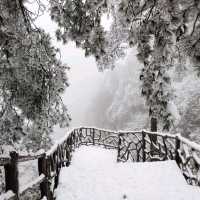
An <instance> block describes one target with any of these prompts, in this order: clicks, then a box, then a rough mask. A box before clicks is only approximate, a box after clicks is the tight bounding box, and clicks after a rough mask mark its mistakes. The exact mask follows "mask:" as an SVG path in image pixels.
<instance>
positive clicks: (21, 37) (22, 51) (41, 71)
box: [0, 0, 70, 150]
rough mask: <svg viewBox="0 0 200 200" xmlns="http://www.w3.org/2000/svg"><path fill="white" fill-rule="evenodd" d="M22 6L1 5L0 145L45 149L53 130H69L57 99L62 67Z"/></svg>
mask: <svg viewBox="0 0 200 200" xmlns="http://www.w3.org/2000/svg"><path fill="white" fill-rule="evenodd" d="M24 3H25V1H23V0H16V1H13V0H2V1H1V2H0V116H1V120H0V132H1V134H0V135H1V136H0V145H3V144H9V145H13V146H17V145H16V144H17V142H19V141H21V139H23V138H24V139H25V140H24V141H26V142H25V144H24V145H25V146H28V148H29V149H32V150H37V149H39V148H41V147H44V148H46V147H47V146H48V145H49V144H50V139H49V133H50V132H51V131H52V128H53V126H54V125H55V124H61V125H63V126H64V125H68V122H69V119H70V117H69V115H68V113H67V109H66V107H65V105H64V104H63V102H62V99H61V97H60V95H61V94H62V93H63V92H64V90H65V87H66V86H68V80H67V77H66V70H67V68H68V67H67V66H65V65H63V64H62V63H61V62H60V60H59V57H58V55H59V50H58V49H56V48H54V47H53V46H52V44H51V39H50V36H49V35H48V34H46V33H45V32H44V31H43V30H41V29H38V28H35V27H34V16H33V15H31V13H30V12H29V11H28V10H27V8H26V7H25V4H24Z"/></svg>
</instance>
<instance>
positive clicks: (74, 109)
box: [32, 5, 140, 139]
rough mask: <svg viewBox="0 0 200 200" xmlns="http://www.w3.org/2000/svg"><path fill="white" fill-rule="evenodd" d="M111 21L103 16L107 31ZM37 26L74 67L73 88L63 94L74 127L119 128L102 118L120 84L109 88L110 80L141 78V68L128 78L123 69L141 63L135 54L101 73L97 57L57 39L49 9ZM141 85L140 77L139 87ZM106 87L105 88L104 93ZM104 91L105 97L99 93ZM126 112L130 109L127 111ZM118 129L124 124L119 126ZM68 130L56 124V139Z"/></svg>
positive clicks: (70, 75) (63, 57)
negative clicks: (97, 64) (110, 96)
mask: <svg viewBox="0 0 200 200" xmlns="http://www.w3.org/2000/svg"><path fill="white" fill-rule="evenodd" d="M32 8H36V6H33V5H32ZM111 22H112V19H108V18H107V16H106V15H104V16H103V23H104V24H105V29H106V30H109V27H110V23H111ZM36 25H37V26H39V27H41V28H43V29H45V31H46V32H48V33H49V34H50V35H51V37H52V41H53V44H54V45H55V46H57V47H59V48H60V50H61V60H62V62H64V63H66V64H67V65H68V66H69V67H70V68H71V69H70V71H69V72H67V74H68V78H69V83H70V87H68V88H67V89H66V92H65V94H64V95H63V100H64V103H65V104H66V105H67V107H68V111H69V113H70V115H71V118H72V121H71V124H70V126H71V127H77V126H97V127H99V126H101V127H103V128H115V125H113V124H112V123H111V122H109V123H107V122H105V125H104V123H102V118H105V120H106V117H108V116H107V115H108V114H107V109H108V106H110V105H111V103H112V102H110V101H113V100H114V96H113V97H112V98H110V99H109V101H108V102H107V99H108V96H109V93H110V94H112V95H115V93H114V91H113V90H117V89H118V87H117V86H116V85H110V88H109V87H108V83H109V82H110V83H111V82H112V80H115V81H114V82H112V84H119V82H120V81H121V80H125V79H127V78H129V79H130V78H132V79H133V80H135V79H138V71H137V70H138V69H137V70H136V74H135V76H134V73H133V72H134V71H133V70H131V73H130V76H134V77H125V76H127V73H123V70H125V71H126V70H129V69H128V68H134V67H136V66H137V64H138V63H137V62H136V58H135V56H132V54H130V55H129V56H127V57H126V58H125V59H124V60H120V61H119V62H118V64H117V67H116V69H115V70H114V72H112V71H110V70H107V71H105V72H98V70H97V66H96V63H95V59H94V58H93V57H89V58H85V56H84V51H82V50H81V49H78V48H76V47H75V44H74V43H72V42H69V43H68V44H67V45H65V46H64V45H62V44H61V43H58V42H57V41H56V39H55V34H54V33H55V30H56V24H55V23H54V22H53V21H51V19H50V16H49V15H48V12H45V13H44V14H43V15H41V16H40V17H39V19H38V20H37V22H36ZM130 64H131V66H130ZM136 82H137V81H136ZM138 86H139V80H138V83H137V84H136V86H135V88H137V89H138ZM104 89H105V91H104V92H103V90H104ZM133 90H134V88H133ZM101 93H102V94H103V96H99V95H100V94H101ZM136 93H137V92H136ZM137 96H138V97H139V96H140V94H139V93H137ZM97 97H98V99H99V100H98V101H96V98H97ZM119 103H120V102H119ZM99 110H101V113H99V112H97V111H99ZM125 112H130V111H127V110H125ZM130 120H131V119H130ZM117 128H122V127H120V126H118V127H117ZM65 132H66V129H60V128H58V127H56V129H55V134H56V135H55V137H54V139H56V138H59V137H60V136H62V135H63V134H64V133H65Z"/></svg>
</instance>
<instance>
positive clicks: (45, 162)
mask: <svg viewBox="0 0 200 200" xmlns="http://www.w3.org/2000/svg"><path fill="white" fill-rule="evenodd" d="M49 168H50V162H49V158H48V157H46V154H44V156H42V157H41V158H39V159H38V171H39V175H41V174H44V175H45V180H44V182H42V183H41V184H40V191H41V198H43V197H44V196H46V197H47V200H53V195H52V193H51V189H50V183H49V177H50V169H49Z"/></svg>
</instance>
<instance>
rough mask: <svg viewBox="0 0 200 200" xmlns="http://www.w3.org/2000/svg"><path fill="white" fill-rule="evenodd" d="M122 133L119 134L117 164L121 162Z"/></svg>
mask: <svg viewBox="0 0 200 200" xmlns="http://www.w3.org/2000/svg"><path fill="white" fill-rule="evenodd" d="M121 135H122V134H121V133H119V134H118V147H117V162H120V161H121V159H120V147H121V143H122V139H121Z"/></svg>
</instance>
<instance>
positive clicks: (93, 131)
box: [92, 128, 95, 145]
mask: <svg viewBox="0 0 200 200" xmlns="http://www.w3.org/2000/svg"><path fill="white" fill-rule="evenodd" d="M94 133H95V130H94V128H93V129H92V142H93V145H95V141H94V136H95V134H94Z"/></svg>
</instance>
